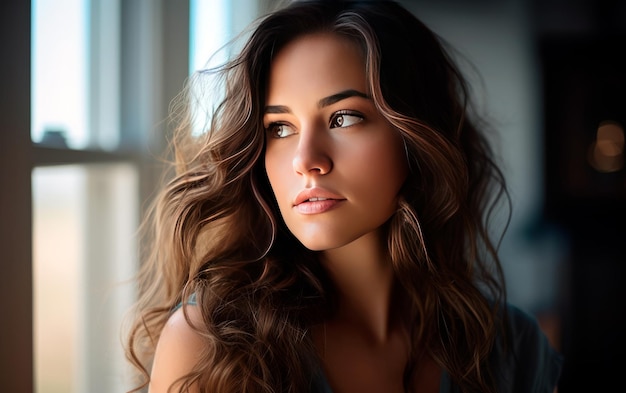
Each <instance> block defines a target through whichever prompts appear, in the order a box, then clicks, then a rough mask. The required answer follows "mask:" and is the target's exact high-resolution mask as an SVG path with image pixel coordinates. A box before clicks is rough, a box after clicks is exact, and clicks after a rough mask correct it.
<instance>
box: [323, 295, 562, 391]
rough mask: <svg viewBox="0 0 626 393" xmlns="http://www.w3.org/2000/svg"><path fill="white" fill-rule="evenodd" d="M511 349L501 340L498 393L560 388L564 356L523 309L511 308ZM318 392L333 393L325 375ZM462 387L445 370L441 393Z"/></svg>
mask: <svg viewBox="0 0 626 393" xmlns="http://www.w3.org/2000/svg"><path fill="white" fill-rule="evenodd" d="M508 312H509V323H510V334H511V336H510V337H511V348H510V350H509V351H508V352H507V353H504V350H503V347H502V340H498V341H497V344H496V346H495V348H494V350H493V353H492V354H491V359H490V362H491V365H492V367H493V369H494V371H495V372H494V376H495V378H496V383H497V389H496V390H497V391H498V392H512V393H526V392H533V393H552V392H554V388H555V387H556V386H557V382H558V379H559V376H560V374H561V368H562V365H563V358H562V356H561V355H560V354H559V353H557V352H556V351H555V350H554V349H553V348H552V347H551V346H550V343H549V342H548V340H547V338H546V336H545V335H544V334H543V332H542V331H541V329H540V328H539V325H538V324H537V321H536V319H534V318H533V317H531V316H530V315H528V314H526V313H525V312H523V311H522V310H520V309H519V308H517V307H515V306H512V305H508ZM315 385H316V386H315V388H314V391H319V392H320V393H332V389H331V387H330V385H329V384H328V381H327V379H326V377H325V376H324V374H323V373H320V374H319V377H318V378H317V379H316V381H315ZM458 391H459V389H458V386H456V384H455V383H454V382H453V381H452V380H451V378H450V376H449V375H448V373H447V372H445V370H444V371H443V372H442V374H441V380H440V384H439V393H456V392H458Z"/></svg>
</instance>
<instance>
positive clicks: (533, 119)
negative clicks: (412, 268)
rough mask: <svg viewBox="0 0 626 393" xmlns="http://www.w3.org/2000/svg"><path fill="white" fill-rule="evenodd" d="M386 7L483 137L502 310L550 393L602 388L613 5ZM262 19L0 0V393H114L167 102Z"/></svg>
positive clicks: (164, 2)
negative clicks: (465, 104) (555, 372)
mask: <svg viewBox="0 0 626 393" xmlns="http://www.w3.org/2000/svg"><path fill="white" fill-rule="evenodd" d="M401 3H403V4H405V5H406V6H407V7H408V8H409V9H410V10H411V11H413V12H414V13H415V14H416V15H417V16H418V17H420V18H421V19H422V20H423V21H424V22H425V23H426V24H427V25H429V26H430V27H431V28H432V29H433V30H435V31H436V32H438V33H439V34H440V35H441V36H442V38H443V39H445V40H446V41H448V42H449V43H450V44H451V45H452V46H453V47H455V48H456V49H457V54H456V56H457V58H458V60H459V61H460V63H461V64H462V66H463V69H464V70H465V72H467V73H468V75H469V79H470V81H471V82H472V84H473V87H474V90H473V94H474V96H475V98H476V100H477V102H478V104H479V107H480V109H481V110H482V111H483V112H484V113H485V114H486V115H487V116H488V118H489V119H490V121H491V124H492V125H493V128H494V130H495V132H494V133H493V135H492V142H493V144H494V147H495V150H496V151H497V152H498V155H499V157H498V158H499V160H500V163H501V165H502V168H503V170H504V173H505V176H506V177H507V179H508V181H509V186H510V191H511V197H512V201H513V206H514V208H513V212H512V217H511V222H510V225H509V227H508V231H507V232H506V235H505V236H504V238H503V240H502V246H501V256H502V260H503V263H504V268H505V273H506V276H507V285H508V290H509V300H510V301H511V302H512V303H514V304H516V305H518V306H519V307H520V308H522V309H524V310H526V311H528V312H530V313H532V314H533V315H536V316H537V318H538V320H539V322H540V324H541V327H542V328H543V329H544V331H545V332H546V334H547V335H548V337H549V339H550V340H551V342H552V344H553V345H554V346H555V348H557V349H558V350H559V351H560V352H561V353H562V354H563V355H564V358H565V366H564V369H563V374H562V377H561V381H560V384H559V392H561V393H562V392H572V391H574V390H576V391H580V390H581V389H582V390H590V391H600V390H605V389H607V390H608V387H612V386H613V384H614V383H618V382H619V379H618V378H619V377H620V374H619V372H620V370H621V369H622V368H623V366H625V365H626V364H625V363H626V361H625V360H624V357H623V356H621V355H622V353H623V352H624V350H625V349H626V345H625V342H624V341H625V338H624V336H625V335H624V332H625V331H626V329H625V328H626V321H625V316H626V313H625V310H624V306H623V303H624V301H626V293H625V292H626V290H625V289H624V288H625V287H626V281H625V279H626V274H625V266H624V264H625V263H626V258H625V254H626V250H625V248H626V246H625V241H624V239H626V236H625V232H626V223H625V219H626V212H625V210H626V209H625V203H626V170H625V169H624V154H625V153H624V127H625V125H626V94H625V89H626V61H625V60H624V59H623V53H624V50H625V49H626V2H624V1H619V0H613V1H592V0H572V1H565V0H543V1H540V0H475V1H463V0H419V1H409V0H405V1H401ZM276 5H277V3H276V2H274V1H271V0H256V1H255V0H232V1H231V0H32V1H30V2H29V1H18V0H14V1H4V2H2V4H1V5H0V53H1V55H0V87H1V90H0V250H2V253H1V254H0V255H2V256H1V257H0V264H1V265H0V266H1V269H2V270H1V271H0V302H2V310H3V313H2V315H3V317H2V323H0V386H3V388H2V390H3V391H10V392H35V391H36V392H38V393H61V392H63V393H77V392H81V393H82V392H86V393H87V392H89V393H96V392H123V391H125V389H127V388H128V386H129V381H128V366H127V365H126V362H125V360H124V357H123V350H122V346H121V340H122V337H123V333H124V329H125V324H124V316H125V313H126V312H127V310H128V307H129V306H130V305H131V303H132V301H133V298H134V289H133V286H132V285H131V284H130V283H129V282H128V280H129V279H131V278H132V275H133V274H134V273H135V271H136V269H137V266H138V263H139V262H138V261H139V259H140V256H141V252H142V251H141V250H140V248H139V246H138V244H137V233H136V231H137V227H138V224H139V222H140V220H141V217H142V215H143V213H144V211H145V207H146V204H147V201H149V200H150V198H151V197H152V195H153V193H154V191H155V189H156V188H157V187H158V185H159V183H160V180H161V174H162V170H163V165H162V162H161V160H160V159H161V157H162V156H163V151H164V148H165V144H166V139H165V135H166V134H167V133H168V132H169V131H170V129H169V127H170V124H169V123H168V122H167V121H166V118H167V113H168V109H169V104H170V101H171V100H172V98H174V96H175V95H176V94H177V93H178V92H179V91H180V89H181V88H182V86H183V83H184V81H185V80H186V78H187V77H189V76H190V74H191V73H192V72H193V71H194V70H197V69H200V68H203V67H204V66H205V64H206V62H207V60H208V59H209V57H210V55H211V54H212V53H213V52H214V51H216V50H217V49H218V48H220V47H221V45H222V44H223V43H225V42H226V41H227V40H228V39H229V38H231V37H233V36H234V35H235V34H237V33H238V32H240V31H242V29H243V28H244V27H245V26H247V25H248V23H250V22H251V21H253V20H254V19H255V18H256V17H257V16H259V15H261V14H263V13H265V12H266V11H268V10H271V9H272V8H274V7H275V6H276ZM222 55H223V56H227V55H228V53H227V51H226V52H224V53H223V54H222ZM222 55H220V56H222ZM221 59H223V57H219V56H218V57H217V58H216V59H215V60H216V61H218V62H219V61H220V60H221ZM505 219H506V215H505V212H500V213H499V214H498V215H497V216H496V217H495V220H494V234H497V232H498V230H501V229H502V228H503V226H504V224H505ZM618 386H619V385H618Z"/></svg>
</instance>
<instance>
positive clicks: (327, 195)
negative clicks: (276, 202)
mask: <svg viewBox="0 0 626 393" xmlns="http://www.w3.org/2000/svg"><path fill="white" fill-rule="evenodd" d="M345 200H346V199H345V198H343V197H341V196H340V195H337V194H335V193H333V192H331V191H328V190H325V189H323V188H317V187H316V188H307V189H305V190H302V192H300V193H299V194H298V196H297V197H296V199H295V200H294V203H293V207H294V209H295V210H296V211H297V212H298V213H301V214H319V213H324V212H327V211H329V210H331V209H334V208H335V207H337V206H338V205H340V204H341V202H343V201H345Z"/></svg>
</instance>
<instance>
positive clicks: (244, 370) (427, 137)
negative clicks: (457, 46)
mask: <svg viewBox="0 0 626 393" xmlns="http://www.w3.org/2000/svg"><path fill="white" fill-rule="evenodd" d="M317 32H329V33H333V34H338V35H341V36H343V37H348V38H350V39H351V40H352V41H353V42H355V44H356V45H358V46H359V47H360V48H361V50H362V51H363V54H364V56H365V59H366V74H367V78H368V83H369V88H370V92H371V94H372V98H373V100H374V102H375V104H376V106H377V108H378V110H379V111H380V112H381V113H382V114H383V115H384V116H385V117H386V118H387V120H388V121H389V122H390V123H391V124H392V125H393V126H395V127H396V128H397V129H398V131H399V132H400V133H401V134H402V136H403V139H404V142H405V147H406V153H407V159H408V160H409V166H410V174H409V176H408V178H407V180H406V182H405V184H404V186H403V189H402V192H401V198H400V203H399V206H398V210H397V212H396V213H395V214H394V215H393V216H392V217H391V218H390V220H389V222H388V223H387V234H388V235H387V236H388V241H387V242H388V248H389V252H390V256H391V261H392V263H393V267H394V270H395V273H396V278H397V280H398V282H399V284H400V287H401V291H402V293H403V295H404V297H405V298H406V300H407V301H406V305H407V320H409V321H410V326H409V327H410V331H411V334H412V354H411V360H410V361H409V364H408V365H407V367H406V372H405V386H407V391H408V390H410V388H409V387H408V381H410V380H411V376H412V373H413V372H414V368H415V365H416V362H417V359H418V357H419V356H420V353H418V348H420V349H421V350H422V351H424V350H425V351H426V353H427V354H428V355H429V356H431V357H432V358H433V359H434V360H435V361H436V362H437V363H438V364H439V365H440V366H442V367H443V368H444V369H445V370H446V371H447V372H448V373H449V375H450V376H451V378H452V380H453V381H454V382H455V383H456V384H457V385H459V387H460V388H461V390H462V391H464V392H470V391H481V392H493V391H494V390H495V385H494V383H493V380H492V376H491V374H490V371H489V367H488V356H489V353H490V352H491V349H492V347H493V345H494V342H495V340H496V337H497V332H498V331H499V329H498V326H499V325H498V324H499V323H501V322H502V318H501V317H502V315H503V314H502V313H503V310H502V307H501V306H502V305H503V303H504V302H505V290H504V287H503V285H504V280H503V275H502V270H501V267H500V263H499V260H498V256H497V250H496V246H495V245H494V243H493V242H492V240H491V239H490V236H489V231H488V228H487V222H488V216H489V212H490V211H491V209H492V208H493V207H494V206H495V203H496V202H497V201H498V200H499V198H500V196H502V195H503V193H504V194H506V191H505V186H504V180H503V178H502V174H501V173H500V171H499V170H498V168H497V166H496V165H495V164H494V161H493V159H492V156H493V155H492V152H491V151H490V148H489V145H488V143H487V141H486V138H485V135H483V134H482V133H481V132H479V130H478V127H477V125H476V124H479V123H478V121H479V119H478V118H477V117H476V116H475V115H473V114H472V113H473V112H472V111H471V108H470V107H469V102H468V91H467V86H466V83H465V81H464V79H463V77H462V75H461V73H460V72H459V70H458V69H457V67H456V66H455V64H454V62H453V61H452V59H451V57H450V56H449V54H448V53H449V52H448V51H447V49H445V44H444V42H443V41H442V40H441V39H440V38H439V37H437V36H436V35H435V33H433V32H432V31H431V30H430V29H429V28H428V27H426V26H425V25H424V24H423V23H422V22H420V21H419V20H418V19H417V18H415V16H414V15H412V14H411V13H409V12H408V11H406V10H405V9H404V8H402V7H401V6H399V5H398V4H396V3H395V2H392V1H296V2H294V3H292V4H291V5H289V6H287V7H285V8H283V9H280V10H278V11H276V12H274V13H272V14H270V15H268V16H267V17H265V18H264V19H262V20H260V21H259V24H258V26H257V27H256V29H255V30H254V31H253V32H252V35H251V36H250V38H249V40H248V41H247V44H246V45H245V47H244V48H243V50H242V51H241V53H240V54H239V55H238V56H237V57H236V58H234V59H233V60H232V61H230V62H229V63H227V64H226V65H224V66H223V67H221V68H220V69H219V70H217V71H218V72H219V75H221V76H223V77H224V79H223V81H224V85H223V87H224V99H223V100H222V101H221V102H220V103H219V105H218V106H217V107H216V108H215V110H214V111H213V113H212V115H211V118H210V124H209V125H208V127H207V129H206V130H205V132H203V133H201V134H194V133H192V132H191V130H192V123H193V121H192V116H191V115H190V106H189V104H188V103H189V100H190V97H189V96H188V95H187V93H191V92H192V86H193V83H191V84H190V85H189V87H188V89H187V90H185V92H184V94H183V95H181V101H179V102H180V103H182V105H181V106H179V107H178V109H179V110H178V111H177V112H176V113H177V116H178V117H177V118H176V120H177V121H178V123H179V127H178V130H177V135H176V137H175V139H174V140H173V147H174V151H175V154H176V175H175V176H174V177H173V179H172V180H171V181H169V183H168V185H167V187H166V188H165V189H164V190H163V192H162V193H161V194H160V196H159V198H158V199H157V201H156V202H155V205H154V210H153V214H152V216H151V219H152V221H151V222H152V223H153V225H152V226H151V227H149V228H151V229H152V230H153V231H154V233H153V236H154V241H153V243H152V246H153V252H152V253H151V256H150V258H149V259H148V261H147V262H146V263H145V264H144V266H143V269H142V272H141V277H140V281H139V282H140V284H141V286H140V299H139V302H138V305H137V311H138V313H139V314H138V316H137V319H136V321H135V323H134V325H133V329H132V332H131V334H130V338H129V343H128V357H129V358H130V359H131V361H132V362H133V363H134V364H135V365H136V366H137V367H138V368H139V369H140V370H142V372H143V376H144V377H145V378H144V384H143V386H145V385H146V384H147V380H148V379H149V375H148V371H147V370H148V367H149V363H150V359H151V356H152V354H153V351H154V347H155V344H156V341H157V340H158V337H159V332H160V330H161V328H162V327H163V325H164V323H165V321H166V320H167V318H168V317H169V315H170V314H171V312H172V310H173V309H174V308H175V307H176V306H177V305H178V304H180V303H181V302H182V303H183V308H185V304H186V299H188V298H189V297H190V296H192V294H193V295H194V296H196V298H197V304H198V306H199V307H200V310H201V314H202V318H203V322H204V323H203V324H201V325H197V326H195V328H196V329H197V330H198V332H199V333H200V334H201V335H202V337H204V339H205V340H206V351H205V353H204V357H203V359H202V361H201V362H200V363H199V364H198V365H197V367H196V369H194V370H193V371H192V372H191V373H190V374H189V375H188V376H187V378H186V379H185V383H184V384H183V389H181V391H182V390H184V388H185V387H189V386H190V385H191V384H192V383H194V382H196V383H197V384H198V386H200V387H201V391H211V392H242V391H245V392H287V391H292V392H300V391H309V390H310V389H311V384H312V378H313V375H314V374H315V372H316V368H317V367H319V365H318V359H317V355H316V353H315V348H314V346H313V344H312V340H311V337H310V334H309V328H310V327H311V326H312V325H313V324H316V323H319V322H321V321H323V320H324V318H325V317H326V316H327V315H328V312H330V310H332V304H333V303H332V300H333V297H332V287H331V286H330V285H329V282H328V280H327V279H326V277H325V274H324V271H323V269H322V268H321V267H320V265H319V262H318V261H317V259H316V255H315V253H314V252H312V251H310V250H307V249H306V248H304V247H303V246H302V245H301V244H300V243H299V242H298V240H297V239H295V238H294V237H293V236H292V235H291V234H290V233H289V231H288V230H287V228H286V226H285V225H284V223H283V222H282V219H281V217H280V213H279V211H278V208H277V206H276V202H275V200H274V198H273V196H272V193H271V188H270V185H269V182H268V180H267V177H266V174H265V169H264V160H263V159H262V158H263V154H264V145H265V140H264V138H265V136H264V135H265V130H264V128H263V123H262V117H263V108H264V107H265V102H264V101H265V93H266V89H267V81H268V74H269V70H270V63H271V60H272V58H273V55H274V54H275V53H277V52H278V51H280V49H281V48H282V47H283V46H284V45H286V44H287V43H288V42H290V41H292V40H293V39H294V38H295V37H298V36H302V35H304V34H311V33H317ZM206 72H207V73H209V72H211V71H206ZM203 75H204V73H202V72H201V73H199V74H198V75H196V78H199V79H201V78H202V77H203ZM192 81H193V80H192ZM194 83H195V82H194ZM470 115H471V117H472V118H470ZM208 387H210V388H208Z"/></svg>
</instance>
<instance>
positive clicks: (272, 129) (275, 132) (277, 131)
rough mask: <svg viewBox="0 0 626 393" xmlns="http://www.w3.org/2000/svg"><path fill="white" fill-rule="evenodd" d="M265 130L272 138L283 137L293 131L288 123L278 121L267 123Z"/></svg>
mask: <svg viewBox="0 0 626 393" xmlns="http://www.w3.org/2000/svg"><path fill="white" fill-rule="evenodd" d="M265 130H266V131H267V132H268V133H269V134H270V135H271V136H272V137H273V138H284V137H287V136H289V135H291V134H293V133H294V132H293V130H292V129H290V126H289V124H287V123H283V122H278V121H277V122H273V123H270V124H268V125H267V127H266V128H265Z"/></svg>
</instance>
